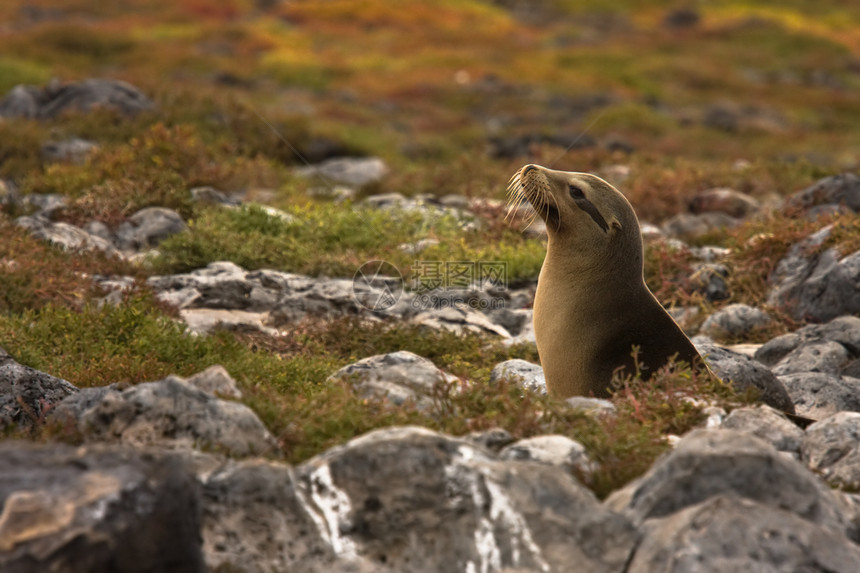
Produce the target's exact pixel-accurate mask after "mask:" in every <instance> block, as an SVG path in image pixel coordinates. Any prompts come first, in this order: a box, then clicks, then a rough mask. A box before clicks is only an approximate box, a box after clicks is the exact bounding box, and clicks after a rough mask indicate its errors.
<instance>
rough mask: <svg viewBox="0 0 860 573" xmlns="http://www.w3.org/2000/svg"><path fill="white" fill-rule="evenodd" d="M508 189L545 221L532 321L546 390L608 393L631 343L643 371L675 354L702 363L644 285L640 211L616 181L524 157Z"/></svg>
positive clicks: (631, 367)
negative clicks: (544, 245)
mask: <svg viewBox="0 0 860 573" xmlns="http://www.w3.org/2000/svg"><path fill="white" fill-rule="evenodd" d="M571 186H573V187H574V188H575V189H577V191H575V192H574V193H575V194H576V197H577V198H576V199H574V197H573V196H572V195H571ZM509 191H510V193H511V200H512V202H514V203H515V204H516V205H519V204H520V203H521V202H522V201H523V200H528V201H529V202H530V203H531V204H532V205H533V206H534V207H535V210H536V211H537V214H538V215H540V216H541V217H542V218H543V219H544V221H545V222H546V226H547V234H548V241H547V253H546V259H545V260H544V263H543V267H542V268H541V272H540V278H539V279H538V286H537V292H536V294H535V303H534V327H535V338H536V339H537V347H538V354H539V355H540V359H541V364H542V365H543V369H544V374H545V376H546V383H547V388H548V389H549V391H550V392H551V393H552V394H554V395H557V396H561V397H568V396H591V395H593V396H598V397H600V396H607V395H608V394H609V386H610V383H611V381H612V376H613V373H614V372H615V371H616V370H618V369H620V368H623V369H624V371H625V372H626V373H628V374H632V373H634V372H635V363H634V359H633V356H632V353H633V347H634V346H636V347H638V348H639V354H638V361H639V365H640V367H641V369H642V374H643V376H645V377H647V376H648V375H649V374H650V373H652V372H653V371H654V370H656V369H659V368H660V367H662V366H664V365H665V364H666V363H668V362H669V361H670V360H672V359H673V358H674V359H676V360H678V361H683V362H686V363H688V364H696V365H699V364H703V362H702V359H701V356H699V353H698V352H697V351H696V348H695V347H694V346H693V344H692V342H690V340H689V339H688V338H687V336H686V335H685V334H684V332H683V331H682V330H681V328H680V327H679V326H678V325H677V324H676V323H675V321H674V320H673V319H672V317H671V316H669V314H668V313H667V312H666V311H665V310H664V309H663V307H662V306H661V305H660V303H659V302H657V299H655V298H654V295H653V294H651V291H650V290H648V287H647V286H645V280H644V277H643V254H642V235H641V233H640V231H639V221H638V220H637V218H636V214H635V213H634V212H633V208H632V207H631V205H630V203H629V202H628V201H627V199H626V198H625V197H624V196H623V195H622V194H621V193H620V192H619V191H618V190H617V189H615V188H614V187H613V186H612V185H610V184H609V183H607V182H606V181H603V180H602V179H600V178H599V177H596V176H594V175H590V174H588V173H569V172H565V171H553V170H550V169H546V168H544V167H540V166H536V165H526V166H525V167H523V168H522V169H520V171H518V172H517V173H516V174H515V175H514V177H513V178H512V179H511V184H510V187H509Z"/></svg>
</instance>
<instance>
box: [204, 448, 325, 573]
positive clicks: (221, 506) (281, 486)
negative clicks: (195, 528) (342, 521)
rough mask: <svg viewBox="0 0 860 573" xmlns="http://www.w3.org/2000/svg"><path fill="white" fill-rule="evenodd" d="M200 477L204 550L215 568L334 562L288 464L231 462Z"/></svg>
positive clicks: (307, 566) (257, 572) (257, 571)
mask: <svg viewBox="0 0 860 573" xmlns="http://www.w3.org/2000/svg"><path fill="white" fill-rule="evenodd" d="M200 481H201V485H202V497H203V519H202V534H203V553H204V556H205V559H206V564H207V565H208V566H209V568H210V569H211V570H213V571H215V570H219V569H218V568H219V567H223V568H224V570H225V571H243V572H244V573H268V572H270V571H317V569H315V567H317V566H321V565H330V564H331V562H332V560H333V558H334V553H333V552H332V550H331V547H330V546H328V545H327V544H326V543H325V542H324V541H323V536H322V534H321V532H320V531H319V530H318V529H317V527H318V526H317V521H315V520H318V518H317V516H316V515H315V514H312V513H310V512H309V511H308V509H307V500H305V499H304V497H303V495H302V494H301V492H299V491H297V487H296V483H295V478H294V476H293V470H292V468H290V467H289V466H286V465H284V464H278V463H274V462H271V461H267V460H261V459H251V460H242V461H228V462H227V463H225V464H223V465H222V466H221V467H219V468H217V469H216V470H215V471H213V472H211V473H208V474H206V475H203V476H201V477H200ZM323 570H324V569H320V570H319V571H320V573H321V572H322V571H323Z"/></svg>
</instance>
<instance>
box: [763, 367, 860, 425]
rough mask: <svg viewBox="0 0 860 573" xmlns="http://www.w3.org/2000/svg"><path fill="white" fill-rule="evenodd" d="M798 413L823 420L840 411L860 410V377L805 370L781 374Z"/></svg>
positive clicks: (781, 378)
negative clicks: (786, 374)
mask: <svg viewBox="0 0 860 573" xmlns="http://www.w3.org/2000/svg"><path fill="white" fill-rule="evenodd" d="M779 381H780V382H782V384H783V385H784V386H785V389H786V390H787V391H788V394H789V396H791V401H792V402H793V403H794V407H795V410H796V412H797V414H798V415H800V416H806V417H807V418H812V419H813V420H821V419H822V418H826V417H827V416H831V415H833V414H836V413H837V412H844V411H851V412H860V378H852V377H849V376H839V375H838V374H822V373H818V372H803V373H800V374H789V375H788V376H780V377H779Z"/></svg>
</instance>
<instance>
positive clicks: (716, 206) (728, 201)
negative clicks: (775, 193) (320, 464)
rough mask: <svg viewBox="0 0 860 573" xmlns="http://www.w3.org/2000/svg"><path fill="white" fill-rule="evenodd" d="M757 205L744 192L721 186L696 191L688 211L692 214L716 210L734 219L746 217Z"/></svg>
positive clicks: (754, 210) (756, 202)
mask: <svg viewBox="0 0 860 573" xmlns="http://www.w3.org/2000/svg"><path fill="white" fill-rule="evenodd" d="M759 207H760V205H759V202H758V201H756V200H755V199H753V198H752V197H750V196H749V195H747V194H746V193H741V192H740V191H735V190H734V189H726V188H722V187H720V188H716V189H708V190H706V191H702V192H700V193H697V194H696V195H695V196H694V197H693V199H692V200H691V201H690V211H691V212H692V213H694V214H697V215H698V214H702V213H714V212H718V213H725V214H726V215H728V216H730V217H734V218H735V219H743V218H744V217H748V216H749V215H752V214H753V213H755V212H756V211H758V209H759Z"/></svg>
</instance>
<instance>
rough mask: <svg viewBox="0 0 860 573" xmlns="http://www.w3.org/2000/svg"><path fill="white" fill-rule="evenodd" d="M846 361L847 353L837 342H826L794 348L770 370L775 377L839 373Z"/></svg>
mask: <svg viewBox="0 0 860 573" xmlns="http://www.w3.org/2000/svg"><path fill="white" fill-rule="evenodd" d="M847 361H848V351H847V350H845V347H844V346H842V345H841V344H839V343H838V342H832V341H830V340H826V341H823V342H812V343H809V344H804V345H802V346H799V347H798V348H795V349H794V350H792V351H791V352H789V353H788V355H786V356H785V357H784V358H783V359H782V360H780V361H779V362H777V363H776V364H775V365H774V366H773V367H772V368H771V370H772V371H773V373H774V374H776V375H777V376H785V375H787V374H797V373H800V372H824V373H830V374H837V373H839V370H840V367H841V366H842V365H843V364H845V363H846V362H847Z"/></svg>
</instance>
